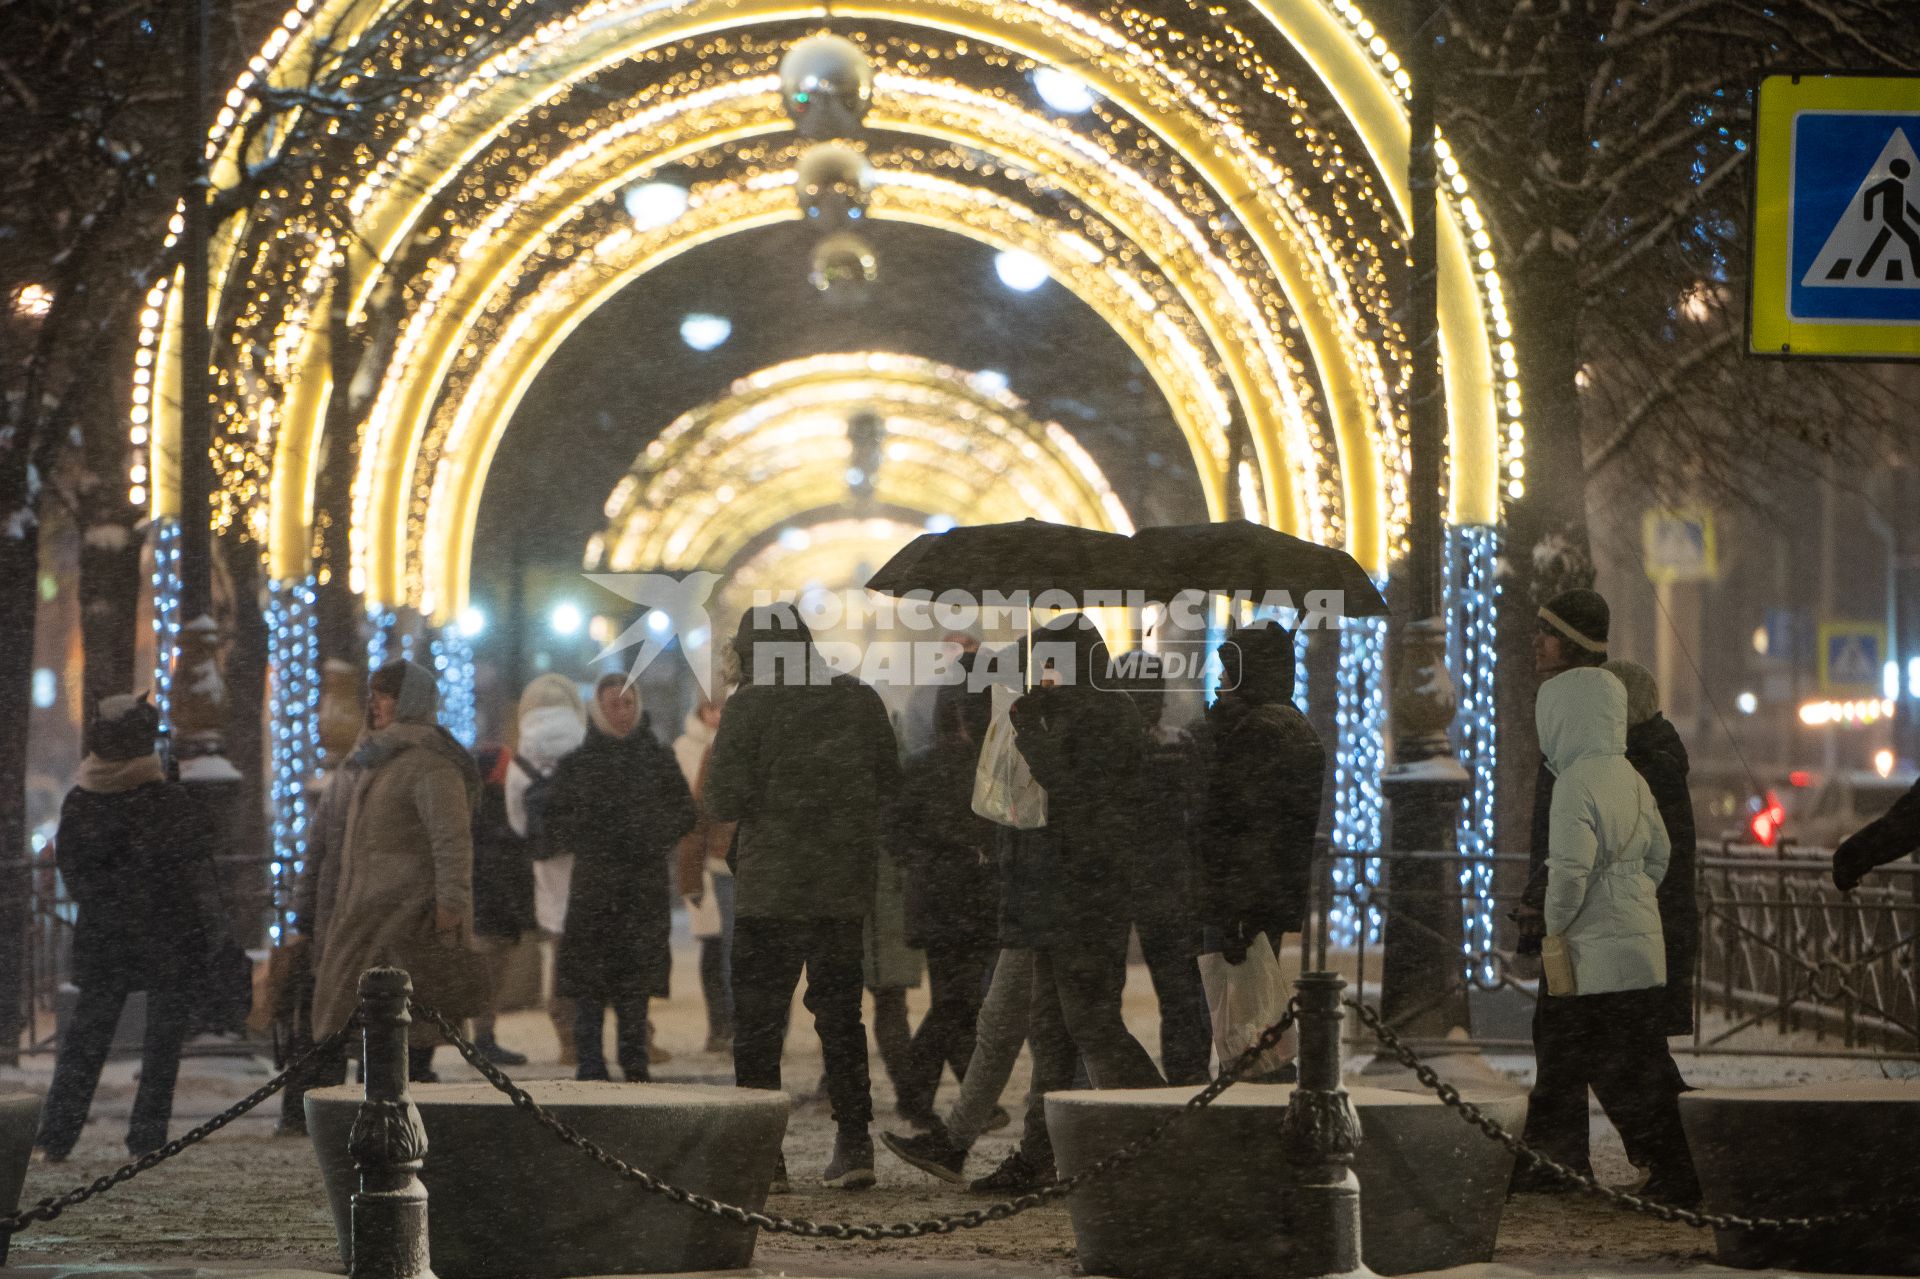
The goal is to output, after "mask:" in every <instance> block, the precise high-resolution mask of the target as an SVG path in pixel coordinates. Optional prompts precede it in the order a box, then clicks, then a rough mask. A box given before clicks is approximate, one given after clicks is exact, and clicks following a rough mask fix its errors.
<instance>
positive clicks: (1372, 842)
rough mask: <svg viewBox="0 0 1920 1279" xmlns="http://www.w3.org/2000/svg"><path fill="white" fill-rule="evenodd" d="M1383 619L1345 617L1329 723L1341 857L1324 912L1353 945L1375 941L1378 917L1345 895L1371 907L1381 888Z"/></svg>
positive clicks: (1337, 936) (1341, 939)
mask: <svg viewBox="0 0 1920 1279" xmlns="http://www.w3.org/2000/svg"><path fill="white" fill-rule="evenodd" d="M1386 651H1387V624H1386V619H1384V618H1378V617H1367V618H1357V617H1350V618H1348V619H1346V623H1345V625H1344V626H1343V627H1342V628H1341V631H1340V664H1339V680H1338V687H1337V689H1336V691H1335V700H1334V707H1335V709H1334V724H1335V726H1336V729H1337V732H1338V736H1339V742H1338V745H1337V747H1336V749H1335V754H1334V765H1333V847H1334V851H1335V852H1337V853H1343V854H1353V853H1358V854H1363V855H1365V856H1364V859H1363V860H1355V859H1353V858H1350V857H1343V858H1341V859H1339V860H1337V861H1335V862H1334V864H1333V884H1334V889H1335V892H1336V896H1335V899H1334V901H1333V904H1332V908H1331V910H1329V912H1328V919H1327V933H1328V938H1329V940H1330V941H1332V942H1333V943H1334V944H1335V945H1338V946H1351V945H1354V944H1356V943H1357V942H1358V941H1359V938H1360V935H1361V932H1362V930H1363V929H1364V931H1365V934H1366V938H1367V940H1368V942H1369V943H1372V942H1376V941H1378V940H1379V937H1380V912H1379V911H1378V910H1377V909H1376V908H1374V907H1373V906H1372V905H1371V904H1368V905H1367V907H1366V912H1365V917H1364V919H1363V918H1362V917H1361V913H1360V910H1359V909H1358V908H1357V907H1356V906H1355V905H1354V904H1353V903H1352V902H1351V901H1349V900H1346V899H1345V898H1344V896H1343V895H1344V894H1345V893H1347V892H1348V891H1351V890H1357V891H1358V893H1359V895H1360V897H1361V898H1362V900H1364V901H1368V902H1369V903H1370V901H1371V897H1372V893H1373V890H1374V889H1375V888H1377V887H1378V886H1379V883H1380V857H1379V851H1380V842H1381V840H1380V832H1381V812H1382V808H1383V799H1382V796H1381V791H1380V773H1381V770H1382V769H1383V768H1384V767H1385V765H1386V746H1385V732H1386V725H1387V703H1386Z"/></svg>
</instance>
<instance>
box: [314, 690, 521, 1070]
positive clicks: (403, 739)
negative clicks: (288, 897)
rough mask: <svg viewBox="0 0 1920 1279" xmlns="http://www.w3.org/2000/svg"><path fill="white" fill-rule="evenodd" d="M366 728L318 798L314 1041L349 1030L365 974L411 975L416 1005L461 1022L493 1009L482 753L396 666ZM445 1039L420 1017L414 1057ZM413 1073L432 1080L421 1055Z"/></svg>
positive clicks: (376, 694) (374, 700)
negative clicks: (477, 899)
mask: <svg viewBox="0 0 1920 1279" xmlns="http://www.w3.org/2000/svg"><path fill="white" fill-rule="evenodd" d="M369 693H370V696H369V702H368V708H367V731H366V732H365V733H363V734H362V735H361V738H360V743H359V745H358V746H356V747H354V751H353V755H352V756H351V758H350V759H349V760H348V762H347V764H346V766H345V767H344V768H342V769H341V771H340V773H339V775H338V776H336V777H335V778H334V781H333V784H332V785H331V786H330V787H329V788H328V791H327V794H326V796H325V798H324V799H323V800H322V802H321V811H320V813H319V814H318V815H317V816H318V826H319V829H320V831H321V832H322V837H323V838H328V839H330V840H337V847H334V848H331V849H329V850H328V852H329V853H330V854H331V856H329V857H328V858H327V859H326V860H327V861H329V862H330V863H331V865H330V866H329V868H328V874H327V877H326V878H327V881H328V883H327V884H326V886H325V887H326V889H327V893H326V896H327V901H326V902H325V903H324V904H323V906H322V908H321V910H320V912H319V916H320V918H319V921H318V922H319V937H318V939H317V941H318V949H319V958H318V967H317V969H316V971H315V975H314V996H313V1023H314V1033H315V1035H316V1036H321V1037H324V1036H326V1035H330V1034H332V1033H333V1032H334V1031H336V1030H338V1029H339V1028H340V1027H342V1026H344V1025H346V1024H347V1020H348V1019H349V1018H350V1017H351V1016H352V1015H353V1012H354V1009H355V1007H356V1006H357V1004H358V1001H359V994H358V987H359V982H360V974H361V973H363V972H365V971H366V970H367V969H369V968H373V967H377V966H379V965H383V964H392V965H397V966H398V967H401V968H405V969H406V970H407V971H408V973H409V974H411V976H412V978H413V994H414V998H416V999H418V1000H420V1002H422V1003H424V1004H428V1005H430V1006H432V1007H434V1008H437V1009H439V1010H440V1011H441V1012H443V1013H445V1014H446V1015H447V1016H449V1017H450V1018H452V1019H454V1020H455V1021H458V1020H460V1019H462V1018H465V1017H470V1016H474V1015H476V1014H479V1013H483V1012H485V1011H486V1008H487V998H486V996H487V993H488V992H487V990H486V978H485V973H484V971H483V968H482V965H481V963H480V962H479V958H478V956H476V955H475V954H473V953H472V945H473V810H474V805H475V803H476V802H477V800H478V798H479V794H480V775H479V773H478V772H477V771H476V769H475V767H474V763H473V757H472V756H470V755H468V754H467V752H466V750H465V748H463V747H462V746H461V745H460V744H459V743H458V742H457V741H455V740H454V739H453V735H452V734H451V733H449V732H447V730H446V729H444V728H442V727H441V726H440V725H439V723H438V722H437V721H436V719H435V714H436V711H437V709H438V703H439V697H438V693H437V690H436V689H435V686H434V679H433V675H432V674H431V673H430V672H428V671H427V670H426V669H424V668H423V667H420V666H416V665H414V664H413V663H411V662H405V661H394V662H389V663H387V664H386V665H385V666H382V667H381V668H380V669H379V670H378V671H376V672H375V673H374V676H373V679H372V681H371V683H370V685H369ZM438 1042H439V1037H438V1036H437V1035H436V1034H435V1033H434V1032H433V1029H432V1027H431V1026H430V1025H427V1024H425V1023H423V1022H422V1021H421V1020H420V1019H419V1018H415V1019H414V1024H413V1038H412V1045H413V1047H414V1049H415V1050H416V1053H421V1052H424V1053H431V1051H432V1046H433V1045H434V1044H436V1043H438ZM416 1065H417V1066H418V1067H421V1068H420V1069H416V1071H415V1074H416V1075H419V1074H424V1073H425V1071H424V1058H423V1059H422V1060H421V1061H419V1062H417V1063H416Z"/></svg>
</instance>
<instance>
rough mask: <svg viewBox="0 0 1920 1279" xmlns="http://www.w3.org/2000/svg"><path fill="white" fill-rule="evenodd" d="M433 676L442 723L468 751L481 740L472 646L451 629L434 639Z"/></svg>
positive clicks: (456, 630) (451, 627) (450, 627)
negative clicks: (475, 697) (475, 700)
mask: <svg viewBox="0 0 1920 1279" xmlns="http://www.w3.org/2000/svg"><path fill="white" fill-rule="evenodd" d="M430 648H431V651H432V654H433V675H434V679H435V680H436V681H438V683H439V685H440V722H441V723H442V724H444V725H446V728H447V731H448V732H449V733H452V734H453V735H454V737H455V739H456V740H458V741H459V743H460V744H461V745H462V746H464V747H466V748H467V749H468V750H472V749H473V743H474V740H475V738H476V737H477V736H478V725H477V723H476V708H475V705H474V684H473V642H472V641H471V640H469V639H468V638H467V637H466V636H464V635H462V634H461V633H460V628H459V627H458V626H449V627H447V628H446V630H444V631H442V632H441V633H440V634H439V635H437V636H435V637H434V640H433V643H432V645H431V646H430Z"/></svg>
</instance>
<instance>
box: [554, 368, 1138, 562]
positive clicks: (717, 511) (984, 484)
mask: <svg viewBox="0 0 1920 1279" xmlns="http://www.w3.org/2000/svg"><path fill="white" fill-rule="evenodd" d="M861 412H870V413H872V414H873V415H874V416H875V417H876V418H877V419H878V420H879V422H880V423H882V424H883V432H884V433H883V435H882V438H881V441H880V443H879V452H880V465H879V466H878V467H877V468H876V470H875V471H874V473H873V474H872V475H870V476H867V475H862V476H860V477H858V478H859V479H860V480H861V481H862V482H867V483H870V484H871V491H870V494H869V498H868V500H869V501H870V503H871V505H872V507H873V509H875V510H876V511H880V510H884V511H888V512H893V513H895V514H896V515H902V514H903V515H905V516H908V517H911V519H912V522H913V523H914V524H916V525H917V524H919V523H920V522H922V521H924V520H926V519H928V518H931V517H937V516H940V515H943V514H945V515H949V516H950V515H951V513H953V512H956V511H968V512H971V517H972V518H977V519H979V520H985V521H997V520H1015V519H1020V518H1023V517H1025V516H1029V515H1030V516H1033V517H1035V518H1038V519H1045V520H1053V521H1055V522H1058V523H1066V524H1078V525H1081V526H1083V527H1086V528H1098V529H1104V530H1106V531H1108V532H1114V533H1130V532H1132V531H1133V520H1132V518H1131V516H1129V514H1128V513H1127V509H1126V507H1125V505H1124V504H1123V503H1122V502H1121V500H1120V498H1119V496H1118V495H1117V494H1115V492H1114V490H1113V486H1112V485H1111V484H1110V483H1109V482H1108V480H1107V477H1106V476H1105V475H1104V474H1103V473H1102V472H1101V470H1100V467H1099V465H1098V464H1097V463H1096V462H1095V461H1094V459H1093V458H1092V456H1091V455H1089V454H1088V453H1087V451H1086V450H1085V449H1084V448H1083V447H1081V445H1080V444H1079V442H1078V441H1076V440H1075V439H1074V438H1073V435H1072V433H1071V432H1069V431H1067V430H1066V428H1064V427H1062V426H1061V425H1060V424H1059V423H1058V422H1043V421H1038V420H1036V419H1034V418H1033V417H1032V416H1030V415H1029V414H1028V413H1027V411H1026V406H1025V404H1024V402H1023V401H1022V400H1021V399H1020V398H1019V397H1018V396H1016V395H1015V394H1013V393H1012V392H1011V391H1009V390H1007V389H1006V388H1005V387H1003V386H1000V385H997V384H996V381H995V380H994V379H992V378H990V377H988V376H984V375H981V374H977V373H967V372H963V371H961V370H958V369H954V368H951V367H949V366H946V365H942V364H939V363H936V362H934V361H931V360H925V359H921V358H919V357H917V356H908V355H899V354H895V353H891V352H882V351H858V352H847V353H841V354H834V355H818V356H808V357H806V358H804V359H799V360H792V361H789V362H787V363H784V364H779V365H775V366H773V367H771V368H767V369H763V370H761V371H759V372H757V373H753V374H750V375H749V376H747V377H744V378H741V379H739V380H738V381H736V382H735V383H734V384H733V385H732V386H731V387H730V388H728V392H727V394H726V395H724V396H722V397H720V398H718V399H716V400H714V401H712V402H710V403H708V404H704V405H702V406H701V407H699V408H697V409H694V410H692V411H691V412H689V413H686V414H683V415H682V416H681V417H679V418H677V419H676V420H675V421H674V422H673V423H672V424H671V425H670V426H668V427H667V428H666V429H665V430H664V431H662V432H661V433H660V434H659V436H658V437H656V438H655V439H654V440H653V441H652V442H651V443H649V444H648V445H647V447H646V449H645V450H644V451H642V453H641V454H640V456H639V457H638V458H637V459H636V460H635V462H634V465H633V468H632V470H630V471H629V472H628V473H627V475H626V476H624V477H623V478H622V479H621V480H620V482H619V483H618V484H617V485H616V486H615V487H614V490H613V493H612V495H611V496H610V497H609V498H608V499H607V507H606V515H607V521H608V524H607V530H606V532H605V533H603V534H601V535H599V536H598V537H596V538H594V539H593V541H592V542H591V543H590V544H589V545H588V547H587V554H586V566H587V567H588V568H590V569H600V570H605V571H608V572H639V571H652V570H657V569H675V570H678V569H692V568H710V569H713V570H715V571H730V570H731V569H732V568H733V567H734V566H735V565H736V563H737V561H738V560H739V559H740V557H741V556H742V554H743V553H744V552H745V551H746V550H748V549H749V548H750V547H751V546H752V545H753V543H754V542H755V540H756V538H758V537H759V536H760V534H761V531H762V530H763V529H770V528H780V527H783V526H786V525H790V524H794V523H796V522H805V521H807V520H808V519H810V518H823V515H822V513H831V512H836V511H841V510H843V509H844V508H846V507H847V505H848V504H849V501H850V495H849V482H850V481H849V476H848V471H849V468H851V467H854V466H855V464H856V461H857V459H856V457H855V454H854V446H853V441H852V438H851V436H850V435H849V432H848V426H847V424H848V421H849V419H850V418H851V417H852V416H853V415H855V414H857V413H861ZM749 492H750V493H751V494H752V498H753V502H754V507H755V514H756V518H755V519H754V520H753V521H752V522H751V523H749V522H747V521H743V520H740V519H738V518H735V517H734V516H733V515H732V514H731V512H733V511H735V510H737V506H736V503H737V502H738V501H739V500H740V499H742V498H743V497H745V496H746V495H747V494H748V493H749ZM889 549H890V548H889Z"/></svg>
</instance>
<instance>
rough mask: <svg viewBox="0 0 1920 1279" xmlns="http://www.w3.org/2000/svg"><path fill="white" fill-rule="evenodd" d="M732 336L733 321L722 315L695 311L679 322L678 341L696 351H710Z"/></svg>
mask: <svg viewBox="0 0 1920 1279" xmlns="http://www.w3.org/2000/svg"><path fill="white" fill-rule="evenodd" d="M732 336H733V321H732V320H729V319H728V318H727V317H726V316H724V315H708V314H707V313H705V312H704V311H695V312H694V313H693V314H692V315H689V316H687V318H686V319H684V320H682V321H680V340H681V341H682V342H685V343H686V344H687V345H688V346H690V347H692V348H693V349H694V350H696V351H711V350H713V349H714V348H715V347H717V346H719V345H720V344H721V343H722V342H725V341H726V340H727V339H728V338H730V337H732Z"/></svg>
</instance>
